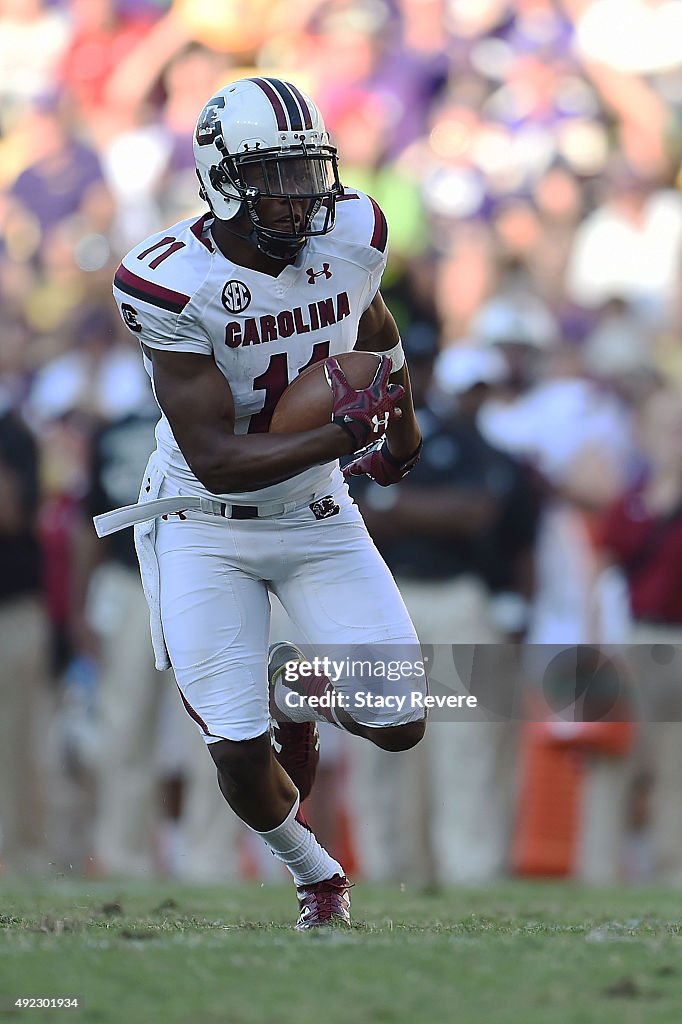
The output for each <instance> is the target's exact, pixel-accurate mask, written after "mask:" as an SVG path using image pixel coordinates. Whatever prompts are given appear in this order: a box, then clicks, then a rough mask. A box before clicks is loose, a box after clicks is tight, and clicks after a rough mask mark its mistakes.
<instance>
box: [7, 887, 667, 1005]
mask: <svg viewBox="0 0 682 1024" xmlns="http://www.w3.org/2000/svg"><path fill="white" fill-rule="evenodd" d="M0 900H1V903H0V1021H5V1020H7V1021H13V1020H55V1019H56V1020H60V1021H64V1022H66V1021H69V1020H72V1021H74V1022H76V1021H78V1022H87V1024H91V1022H92V1024H100V1022H101V1024H156V1022H163V1024H195V1022H196V1024H226V1022H228V1024H263V1022H265V1021H269V1020H273V1021H277V1022H278V1024H280V1022H281V1024H289V1022H291V1024H293V1022H296V1024H307V1022H311V1024H318V1022H319V1024H337V1022H344V1024H365V1022H367V1024H370V1022H371V1024H374V1022H377V1024H383V1022H392V1021H400V1022H402V1021H405V1022H410V1024H412V1022H414V1024H422V1022H424V1024H426V1022H429V1024H435V1022H438V1024H440V1022H447V1024H449V1022H457V1024H489V1022H490V1024H522V1022H523V1024H536V1022H537V1024H602V1022H603V1024H611V1022H613V1024H616V1022H618V1024H635V1022H636V1024H640V1022H641V1024H658V1022H666V1024H678V1022H680V1021H682V955H681V954H682V912H681V909H680V908H681V904H682V895H681V894H678V893H675V892H665V891H661V890H654V889H641V890H625V891H618V890H609V891H593V890H584V889H576V888H571V887H561V886H556V885H526V884H515V883H509V884H506V885H499V886H495V887H494V888H488V889H482V890H468V891H448V892H443V893H438V894H433V895H425V894H423V893H420V892H418V891H411V890H410V889H409V888H408V889H402V890H399V889H388V888H377V887H373V886H365V885H358V886H356V888H355V890H354V912H355V916H356V921H357V924H356V926H355V927H354V928H353V930H351V931H337V930H333V931H329V932H323V933H320V932H315V933H304V934H300V933H297V932H295V931H293V929H292V927H291V922H292V921H293V919H294V916H295V905H294V899H293V890H292V889H289V888H286V887H279V886H267V887H265V886H259V885H250V886H244V887H241V888H231V889H220V888H189V887H186V886H177V885H173V884H170V883H159V884H149V885H145V884H138V883H135V884H130V883H121V884H118V885H117V884H112V883H95V882H86V881H82V882H76V881H63V882H52V883H49V884H44V885H41V886H39V887H35V886H34V887H32V888H30V889H29V888H19V887H15V886H10V885H9V884H8V883H5V884H4V885H2V884H0ZM21 996H26V997H31V996H36V997H41V996H42V997H46V996H50V997H60V996H61V997H66V996H69V997H73V996H77V997H78V998H79V1003H80V1005H79V1009H78V1010H73V1009H41V1010H20V1009H15V1008H14V1006H13V1004H14V1000H15V999H16V998H17V997H21Z"/></svg>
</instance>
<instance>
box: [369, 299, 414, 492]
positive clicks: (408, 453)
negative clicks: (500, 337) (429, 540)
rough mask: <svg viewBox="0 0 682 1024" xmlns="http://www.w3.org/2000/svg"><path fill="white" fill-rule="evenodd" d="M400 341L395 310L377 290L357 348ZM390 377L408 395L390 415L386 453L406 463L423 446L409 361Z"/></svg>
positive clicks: (376, 348) (384, 348)
mask: <svg viewBox="0 0 682 1024" xmlns="http://www.w3.org/2000/svg"><path fill="white" fill-rule="evenodd" d="M399 344H400V334H399V332H398V327H397V325H396V322H395V320H394V319H393V314H392V313H391V311H390V310H389V308H388V307H387V305H386V303H385V302H384V300H383V296H382V294H381V292H380V291H378V292H377V293H376V295H375V296H374V298H373V300H372V302H371V303H370V305H369V306H368V307H367V309H366V310H365V312H364V313H363V314H362V316H361V317H360V324H359V327H358V338H357V341H356V343H355V348H356V349H358V350H360V351H362V352H390V351H391V350H392V349H395V348H396V346H397V345H399ZM390 381H391V384H401V385H402V387H403V388H404V389H405V395H404V397H403V398H402V399H401V401H400V402H399V404H398V408H399V409H400V412H401V415H400V416H399V417H394V416H391V419H390V422H389V425H388V429H387V431H386V442H387V447H388V452H387V454H388V456H389V457H392V458H393V459H394V460H395V461H396V463H397V464H399V465H405V464H408V463H410V462H411V460H413V459H415V457H417V456H418V454H419V451H420V449H421V431H420V429H419V424H418V423H417V418H416V416H415V412H414V405H413V402H412V390H411V388H410V374H409V371H408V369H407V363H406V362H404V363H403V365H402V366H401V367H400V368H399V369H398V370H396V371H395V372H394V373H392V374H391V377H390ZM409 468H411V466H410V467H409ZM380 482H381V481H380ZM390 482H391V483H393V482H395V481H390Z"/></svg>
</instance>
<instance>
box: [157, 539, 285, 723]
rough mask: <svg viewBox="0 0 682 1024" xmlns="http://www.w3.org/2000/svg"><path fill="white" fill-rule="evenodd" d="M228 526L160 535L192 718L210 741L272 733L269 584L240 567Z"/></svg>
mask: <svg viewBox="0 0 682 1024" xmlns="http://www.w3.org/2000/svg"><path fill="white" fill-rule="evenodd" d="M220 531H221V524H217V525H214V524H213V523H209V524H206V523H204V522H203V521H201V520H198V519H197V520H189V519H187V520H186V521H184V522H169V523H164V524H162V525H161V527H160V528H159V530H158V533H157V542H156V551H157V557H158V563H159V576H160V601H161V621H162V624H163V632H164V638H165V641H166V646H167V648H168V653H169V655H170V659H171V662H172V665H173V669H174V671H175V676H176V679H177V683H178V686H179V688H180V691H181V693H182V696H183V698H184V702H185V707H186V710H187V711H188V713H189V714H190V715H191V716H192V717H193V718H194V720H195V721H196V722H197V724H198V725H199V727H200V728H201V730H202V732H203V733H204V737H205V739H206V740H207V742H211V741H212V740H213V739H217V738H220V739H231V740H244V739H252V738H253V737H255V736H259V735H261V734H262V733H263V732H265V731H266V729H267V728H268V723H269V718H268V692H267V642H268V629H269V620H270V604H269V599H268V593H267V588H266V585H265V583H264V582H263V581H262V580H260V579H257V578H255V577H253V576H251V575H249V574H248V573H246V572H244V571H243V570H242V569H241V568H240V567H239V565H238V562H237V559H236V558H235V555H234V551H233V550H232V548H231V545H230V539H229V535H228V534H222V533H221V532H220Z"/></svg>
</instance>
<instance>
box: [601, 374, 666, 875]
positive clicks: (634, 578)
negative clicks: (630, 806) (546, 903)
mask: <svg viewBox="0 0 682 1024" xmlns="http://www.w3.org/2000/svg"><path fill="white" fill-rule="evenodd" d="M640 443H641V449H642V454H643V456H644V459H645V466H644V470H643V472H642V473H641V475H640V477H639V479H637V480H636V481H635V482H634V483H633V484H632V485H631V486H630V487H629V488H628V489H627V491H626V492H625V494H624V495H623V496H622V497H621V498H620V499H619V500H618V501H617V502H616V503H615V504H614V505H613V506H612V507H611V508H610V509H609V511H608V512H607V514H606V516H605V518H604V522H603V525H602V540H603V545H604V549H605V554H604V557H605V559H606V561H607V562H610V563H614V564H615V565H617V566H619V567H620V569H621V570H622V572H623V573H624V574H625V578H626V580H627V588H628V594H629V603H630V609H631V614H632V629H631V633H630V637H629V640H630V641H631V642H632V643H633V644H636V645H638V647H637V648H635V649H634V651H633V657H634V662H635V668H636V670H637V678H638V679H639V681H640V686H641V688H642V697H643V709H644V712H643V713H644V718H645V721H644V723H643V728H644V742H645V748H644V762H643V764H642V765H640V770H643V771H644V772H646V773H648V774H650V776H651V779H652V791H651V796H650V801H649V807H650V828H651V839H652V856H653V868H654V873H655V877H656V879H657V880H660V881H661V882H662V883H666V884H670V885H677V886H679V885H682V845H681V843H680V837H681V836H682V799H681V798H680V777H681V776H682V681H681V676H680V670H681V666H682V573H681V572H680V566H682V393H681V392H680V391H678V390H675V389H673V388H670V387H663V388H661V389H660V390H658V391H657V392H656V393H654V394H653V395H652V396H651V397H650V398H649V399H648V400H647V401H646V403H645V404H644V407H643V409H642V412H641V418H640Z"/></svg>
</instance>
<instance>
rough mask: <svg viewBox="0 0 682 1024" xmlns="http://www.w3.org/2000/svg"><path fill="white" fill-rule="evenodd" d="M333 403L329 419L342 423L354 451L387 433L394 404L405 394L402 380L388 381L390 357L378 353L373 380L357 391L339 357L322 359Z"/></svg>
mask: <svg viewBox="0 0 682 1024" xmlns="http://www.w3.org/2000/svg"><path fill="white" fill-rule="evenodd" d="M324 372H325V374H326V377H327V381H328V383H329V386H330V388H331V389H332V395H333V398H334V406H333V409H332V423H336V424H337V425H338V426H339V427H342V428H343V429H344V430H345V431H346V433H347V434H349V435H350V437H351V438H352V441H353V451H354V452H356V451H358V449H359V448H364V447H365V445H367V444H369V443H370V442H371V441H374V440H376V439H378V438H380V437H382V436H383V435H384V434H385V433H386V428H387V427H388V421H389V418H390V415H391V413H392V412H393V410H394V408H395V406H396V405H397V404H398V402H399V401H400V399H401V398H402V397H403V395H404V394H405V388H404V387H403V386H402V385H401V384H389V383H388V378H389V377H390V375H391V360H390V359H388V358H387V357H386V356H382V357H381V362H380V363H379V367H378V369H377V372H376V373H375V375H374V380H373V381H372V383H371V384H370V385H369V387H366V388H362V389H361V390H359V391H356V390H355V389H354V388H352V387H351V386H350V384H349V383H348V381H347V379H346V375H345V374H344V372H343V370H342V369H341V367H340V366H339V363H338V360H337V359H334V357H333V356H330V358H329V359H325V361H324Z"/></svg>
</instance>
